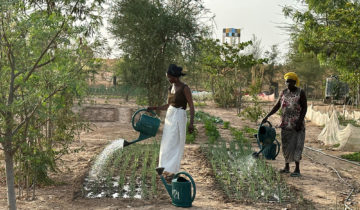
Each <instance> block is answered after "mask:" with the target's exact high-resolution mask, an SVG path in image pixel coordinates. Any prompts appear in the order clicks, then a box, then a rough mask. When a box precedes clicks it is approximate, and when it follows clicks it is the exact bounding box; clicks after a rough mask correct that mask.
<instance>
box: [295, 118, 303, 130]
mask: <svg viewBox="0 0 360 210" xmlns="http://www.w3.org/2000/svg"><path fill="white" fill-rule="evenodd" d="M303 127H304V126H303V122H302V121H301V120H298V121H296V123H295V130H296V131H298V132H299V131H301V130H302V129H303Z"/></svg>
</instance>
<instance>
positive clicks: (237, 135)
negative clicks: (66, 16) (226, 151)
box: [230, 128, 249, 144]
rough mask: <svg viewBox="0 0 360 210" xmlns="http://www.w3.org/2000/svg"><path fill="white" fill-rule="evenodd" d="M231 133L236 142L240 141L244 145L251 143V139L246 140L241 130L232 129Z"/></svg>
mask: <svg viewBox="0 0 360 210" xmlns="http://www.w3.org/2000/svg"><path fill="white" fill-rule="evenodd" d="M230 131H231V135H232V136H233V138H234V140H236V141H239V142H241V143H243V144H247V143H249V139H247V138H245V136H244V133H243V132H242V131H241V130H239V129H236V128H230Z"/></svg>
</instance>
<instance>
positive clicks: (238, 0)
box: [102, 0, 300, 57]
mask: <svg viewBox="0 0 360 210" xmlns="http://www.w3.org/2000/svg"><path fill="white" fill-rule="evenodd" d="M203 1H204V6H205V7H206V8H208V9H209V10H210V12H212V13H213V14H214V15H215V24H216V27H217V28H215V30H214V38H217V39H219V40H221V38H222V29H223V28H240V29H241V38H240V39H241V42H244V41H248V40H251V38H252V35H253V34H254V35H255V36H256V37H257V38H258V39H259V40H261V46H262V47H263V49H264V51H266V50H270V47H271V46H272V45H274V44H277V45H278V46H279V50H280V51H281V53H282V55H284V54H285V53H286V52H287V50H288V42H289V36H288V34H287V33H286V32H285V31H284V30H282V29H280V28H278V27H279V26H284V23H286V22H287V23H290V22H291V20H289V19H286V18H285V17H284V15H283V13H282V7H283V6H285V5H295V6H296V5H299V4H300V3H298V0H203ZM106 25H107V24H106ZM102 33H104V35H105V36H107V37H110V36H111V35H110V34H109V33H107V32H106V31H105V30H102ZM109 45H110V46H114V42H113V41H112V40H109ZM118 56H119V51H117V50H114V51H113V53H112V56H111V57H118Z"/></svg>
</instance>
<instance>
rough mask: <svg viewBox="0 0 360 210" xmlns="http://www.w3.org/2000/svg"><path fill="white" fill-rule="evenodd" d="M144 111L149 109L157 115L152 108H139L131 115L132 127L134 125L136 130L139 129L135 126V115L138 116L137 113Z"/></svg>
mask: <svg viewBox="0 0 360 210" xmlns="http://www.w3.org/2000/svg"><path fill="white" fill-rule="evenodd" d="M142 111H147V112H150V113H151V114H153V115H156V113H155V112H154V111H152V110H147V109H145V108H143V109H139V110H137V111H136V112H135V113H134V114H133V116H132V117H131V124H132V127H133V128H134V129H135V130H136V131H138V130H137V129H136V127H135V122H134V120H135V116H136V115H137V114H139V113H140V112H142Z"/></svg>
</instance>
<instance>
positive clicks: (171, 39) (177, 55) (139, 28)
mask: <svg viewBox="0 0 360 210" xmlns="http://www.w3.org/2000/svg"><path fill="white" fill-rule="evenodd" d="M202 4H203V3H202V1H196V0H190V1H150V0H117V1H115V4H114V7H113V8H112V17H111V18H110V23H111V27H110V30H111V33H112V34H113V35H114V36H115V37H116V38H117V39H118V40H119V42H118V45H119V47H120V48H121V50H122V52H123V55H124V56H123V58H122V60H121V62H120V64H119V67H118V70H117V75H118V76H120V77H121V79H122V82H123V83H126V84H128V85H130V86H131V87H141V88H144V89H145V90H146V91H147V92H146V95H143V96H142V97H144V96H145V97H147V101H148V103H149V104H151V105H161V104H163V102H164V100H165V97H166V94H167V91H166V86H167V85H168V81H167V79H166V77H165V73H166V69H167V67H168V65H169V64H170V63H184V64H186V62H185V61H187V60H189V59H190V57H191V56H192V54H193V53H194V47H195V45H196V43H197V42H198V40H199V37H200V36H201V35H203V34H205V33H207V30H208V29H207V27H206V26H205V25H204V24H203V20H202V22H201V23H200V21H199V20H200V18H206V17H204V14H205V13H206V10H204V7H203V5H202Z"/></svg>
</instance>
